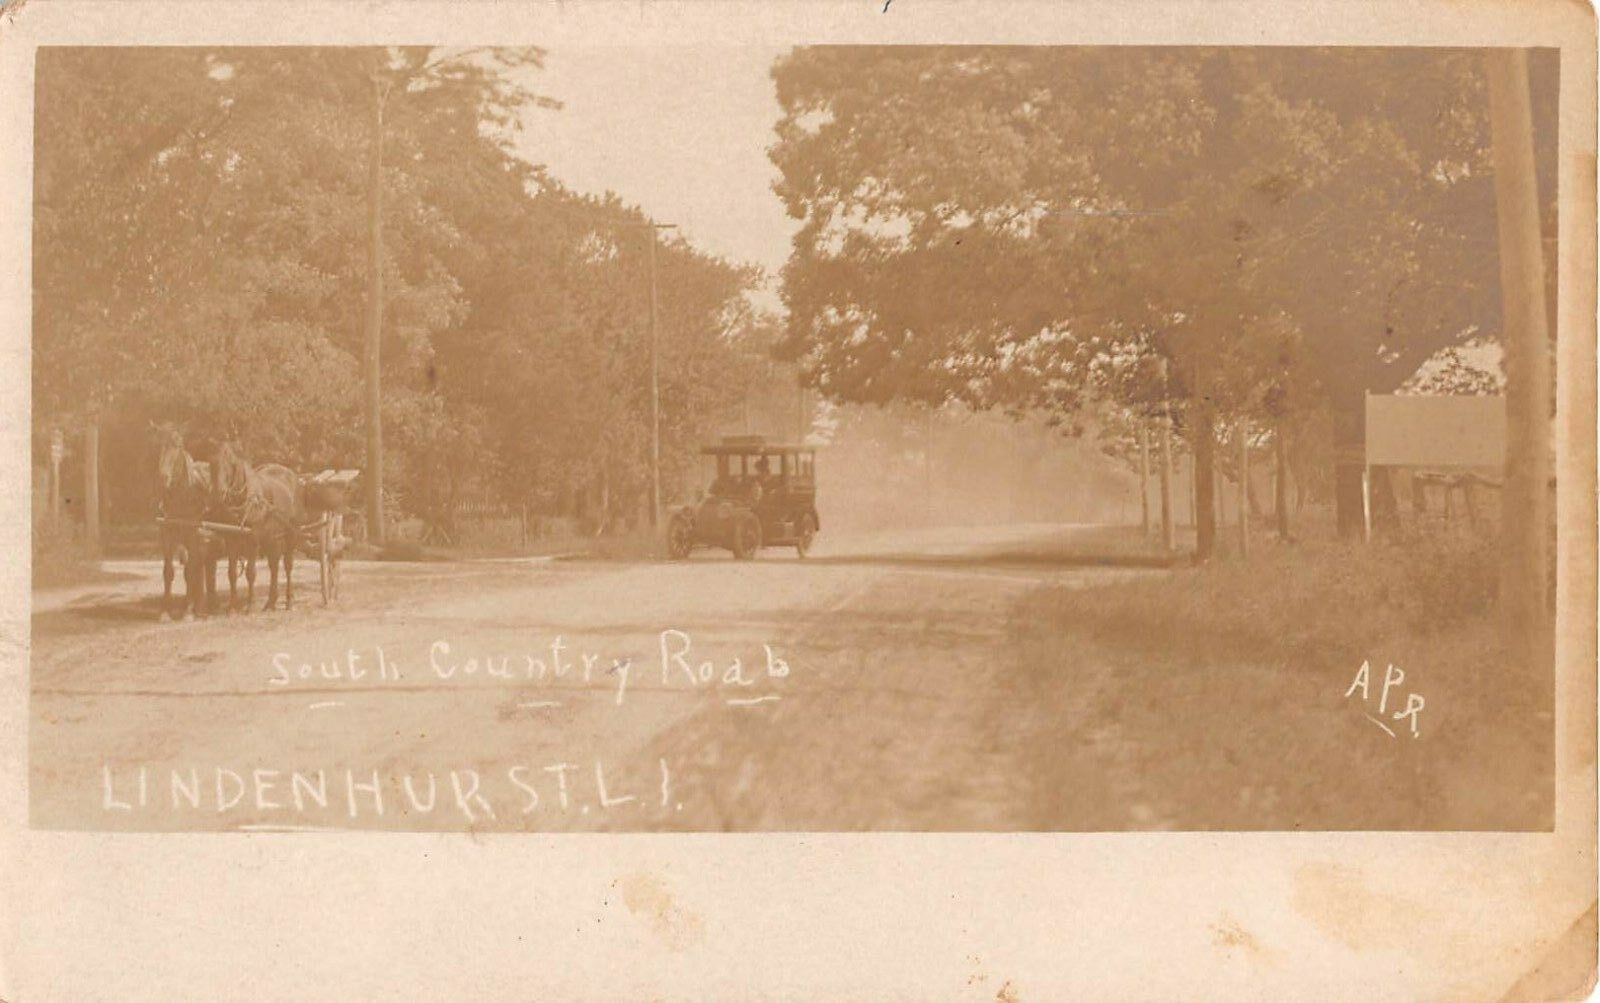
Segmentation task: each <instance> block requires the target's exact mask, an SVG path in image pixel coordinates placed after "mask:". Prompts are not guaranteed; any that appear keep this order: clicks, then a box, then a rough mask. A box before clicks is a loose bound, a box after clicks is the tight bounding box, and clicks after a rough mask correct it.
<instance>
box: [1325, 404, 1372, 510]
mask: <svg viewBox="0 0 1600 1003" xmlns="http://www.w3.org/2000/svg"><path fill="white" fill-rule="evenodd" d="M1332 404H1333V423H1332V424H1333V464H1334V466H1333V507H1334V514H1335V522H1336V523H1337V525H1338V530H1339V535H1340V536H1341V537H1346V538H1355V539H1360V538H1361V534H1362V532H1363V526H1364V516H1363V514H1362V493H1361V475H1362V472H1363V471H1364V470H1365V467H1366V440H1367V399H1366V393H1365V392H1364V391H1362V390H1355V391H1353V392H1352V391H1345V392H1343V393H1340V394H1338V395H1337V396H1336V397H1335V399H1334V400H1333V402H1332Z"/></svg>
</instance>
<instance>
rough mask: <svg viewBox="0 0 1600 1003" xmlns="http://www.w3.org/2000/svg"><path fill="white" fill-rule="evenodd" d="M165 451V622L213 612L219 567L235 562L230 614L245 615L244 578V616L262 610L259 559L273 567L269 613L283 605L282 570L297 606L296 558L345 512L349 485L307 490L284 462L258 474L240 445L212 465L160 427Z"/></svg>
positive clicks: (287, 594) (288, 600)
mask: <svg viewBox="0 0 1600 1003" xmlns="http://www.w3.org/2000/svg"><path fill="white" fill-rule="evenodd" d="M155 432H156V436H157V443H158V446H159V452H158V456H157V461H156V472H157V478H158V484H159V507H160V515H161V521H160V527H161V577H162V585H163V592H162V598H161V619H162V621H167V620H171V619H173V618H174V617H180V618H182V619H185V620H187V619H192V618H193V617H195V616H196V615H199V616H204V615H206V614H208V613H211V612H214V611H215V609H216V602H217V577H216V572H217V562H218V561H220V560H222V559H223V558H226V559H227V562H228V605H227V612H232V611H233V610H235V609H236V608H239V577H240V574H241V573H242V574H243V576H244V579H245V600H244V607H243V608H244V609H245V610H246V611H248V610H249V609H250V608H251V607H252V606H253V605H254V603H255V585H256V558H257V556H258V555H259V556H263V557H265V558H266V561H267V571H268V573H269V575H270V584H269V586H268V591H267V601H266V604H265V605H264V606H263V607H262V609H263V610H272V609H276V608H277V605H278V570H279V568H280V567H281V568H282V570H283V597H284V598H283V605H284V609H292V608H293V606H294V551H295V547H296V545H297V544H298V542H299V539H300V532H301V527H302V526H303V525H305V524H306V523H307V522H308V521H310V522H315V521H316V520H317V519H319V518H321V517H324V516H327V515H328V514H330V513H338V512H342V511H343V510H344V508H345V506H346V505H347V503H348V498H347V497H346V495H347V488H346V487H345V486H343V485H333V484H319V483H310V484H307V483H303V482H302V480H301V478H300V477H299V475H297V474H296V473H295V472H294V471H293V470H290V469H289V468H288V467H285V466H283V465H281V464H277V463H268V464H263V465H261V466H259V467H253V466H251V465H250V464H249V463H248V462H246V461H245V459H244V457H242V456H241V455H240V454H239V451H238V449H237V448H236V447H235V446H234V444H233V443H231V442H228V441H226V440H223V441H221V442H218V443H217V444H216V446H215V447H214V448H213V449H212V450H211V451H210V452H211V458H210V459H209V460H197V459H195V458H194V457H193V456H191V455H190V454H189V452H188V450H187V449H186V448H184V442H183V435H182V433H181V432H179V431H178V430H177V429H175V428H173V427H171V426H165V425H162V426H155ZM180 564H181V565H182V567H183V577H184V588H185V594H184V596H183V598H182V599H181V600H180V601H179V603H178V606H177V608H176V609H174V608H173V594H172V582H173V579H174V578H175V577H176V567H177V565H180Z"/></svg>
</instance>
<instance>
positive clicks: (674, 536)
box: [667, 516, 694, 561]
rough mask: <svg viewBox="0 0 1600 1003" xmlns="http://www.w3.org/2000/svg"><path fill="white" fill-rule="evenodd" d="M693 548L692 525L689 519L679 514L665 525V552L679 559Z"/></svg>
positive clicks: (686, 555)
mask: <svg viewBox="0 0 1600 1003" xmlns="http://www.w3.org/2000/svg"><path fill="white" fill-rule="evenodd" d="M693 549H694V527H693V526H692V525H690V524H689V520H688V519H685V518H683V517H682V516H679V517H678V518H676V519H674V520H672V522H671V523H670V524H669V525H668V526H667V554H668V555H669V556H670V557H671V558H672V559H673V560H674V561H681V560H683V559H684V558H686V557H688V556H689V552H690V551H691V550H693Z"/></svg>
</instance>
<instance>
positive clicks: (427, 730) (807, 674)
mask: <svg viewBox="0 0 1600 1003" xmlns="http://www.w3.org/2000/svg"><path fill="white" fill-rule="evenodd" d="M1073 537H1074V531H1073V530H1072V529H1070V528H1063V527H1022V528H1009V529H1005V530H988V531H984V532H982V533H977V532H974V531H970V530H961V531H942V532H922V533H906V534H900V535H898V536H884V535H879V536H877V537H873V538H859V539H856V540H854V541H846V542H843V543H839V542H835V543H834V545H833V546H832V547H831V549H830V548H829V547H828V546H819V548H818V551H817V552H816V553H815V554H814V556H813V557H812V558H811V559H808V560H805V561H800V560H797V559H796V558H795V557H794V555H793V554H792V552H783V551H773V552H769V553H767V554H764V555H763V556H762V557H761V558H760V559H758V560H756V561H753V562H737V561H733V560H731V559H728V558H727V557H726V556H725V555H719V554H711V553H708V554H705V555H703V556H697V557H696V558H695V559H694V560H691V561H687V562H677V563H655V562H648V563H645V562H641V563H611V562H596V561H484V562H451V563H428V564H404V565H402V564H360V563H356V562H350V563H349V565H348V566H347V569H346V581H345V586H344V595H343V597H342V598H341V599H340V601H339V603H338V604H337V605H336V606H334V607H332V608H323V607H322V606H321V603H320V600H319V598H318V597H317V596H316V594H315V590H314V588H313V589H307V590H305V591H304V592H303V593H302V595H301V597H300V599H299V605H298V606H297V608H296V609H295V610H294V611H292V612H288V613H285V612H281V611H280V612H276V613H256V614H253V615H250V616H243V615H235V616H231V617H218V618H213V619H211V620H203V621H199V622H195V623H184V624H160V623H157V622H156V609H155V607H154V605H152V596H153V594H154V593H155V592H156V591H158V588H159V584H158V583H159V575H158V574H156V573H155V569H154V565H153V564H125V565H122V566H120V567H117V568H114V569H113V570H116V571H120V572H122V573H124V574H126V575H129V576H130V577H129V578H128V580H127V581H125V582H118V583H113V584H111V585H97V586H94V587H93V588H90V589H85V590H78V591H77V592H76V593H70V592H54V593H49V594H41V595H40V596H38V597H36V605H35V613H34V617H33V634H34V636H33V653H32V654H33V657H32V687H33V697H32V731H31V734H30V748H31V764H30V777H31V795H30V801H31V810H32V821H33V824H34V825H36V826H42V827H48V828H69V829H80V828H81V829H101V828H109V829H129V830H186V829H279V828H298V827H307V828H324V827H338V828H361V829H407V830H461V829H487V830H499V829H527V830H566V829H574V830H593V829H603V830H656V829H667V830H707V829H715V830H721V829H735V830H746V831H748V830H773V829H810V830H851V829H958V830H966V829H1008V828H1017V827H1026V826H1027V824H1028V820H1030V819H1037V817H1038V812H1037V806H1032V805H1030V804H1029V803H1027V802H1028V799H1029V798H1030V797H1031V796H1034V795H1033V794H1032V793H1031V791H1032V789H1031V788H1030V786H1029V784H1028V782H1027V776H1026V775H1025V771H1024V769H1023V767H1022V765H1021V763H1020V762H1019V761H1018V758H1017V757H1018V756H1019V755H1021V754H1022V753H1023V752H1024V751H1025V750H1020V749H1019V748H1017V745H1016V742H1015V740H1014V738H1015V736H1013V735H1012V734H1011V733H1010V729H1008V719H1009V718H1010V717H1011V715H1012V714H1013V713H1014V712H1015V710H1016V708H1013V707H1009V706H1008V705H1007V702H1006V694H1007V693H1008V692H1014V690H1013V689H1012V688H1008V687H1007V686H1005V685H1002V683H1003V679H1004V676H1005V675H1006V673H1008V672H1014V671H1015V670H1016V666H1015V664H1014V662H1013V660H1012V658H1011V657H1010V652H1009V651H1008V648H1007V644H1008V637H1009V628H1008V624H1009V616H1010V612H1011V610H1012V609H1013V608H1014V606H1015V605H1016V603H1017V602H1018V600H1019V599H1020V598H1021V597H1022V596H1023V595H1025V594H1027V593H1028V592H1030V591H1032V590H1034V589H1038V588H1041V587H1045V586H1047V585H1060V584H1066V585H1069V586H1093V585H1095V584H1097V583H1100V582H1104V581H1109V580H1112V579H1114V578H1117V577H1121V576H1125V575H1130V574H1146V573H1151V572H1147V571H1138V570H1125V569H1106V568H1099V569H1085V568H1081V567H1070V566H1067V565H1065V564H1063V563H1062V562H1060V561H1058V560H1054V559H1053V558H1052V555H1054V554H1058V553H1059V552H1060V548H1061V546H1062V545H1063V544H1070V543H1071V541H1072V539H1073Z"/></svg>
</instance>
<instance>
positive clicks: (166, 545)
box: [161, 533, 177, 623]
mask: <svg viewBox="0 0 1600 1003" xmlns="http://www.w3.org/2000/svg"><path fill="white" fill-rule="evenodd" d="M176 549H177V548H176V547H175V546H174V545H173V542H172V538H171V537H169V536H167V534H165V533H163V534H162V540H161V622H162V623H169V622H171V620H172V579H173V576H174V571H173V567H172V555H173V551H174V550H176Z"/></svg>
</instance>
